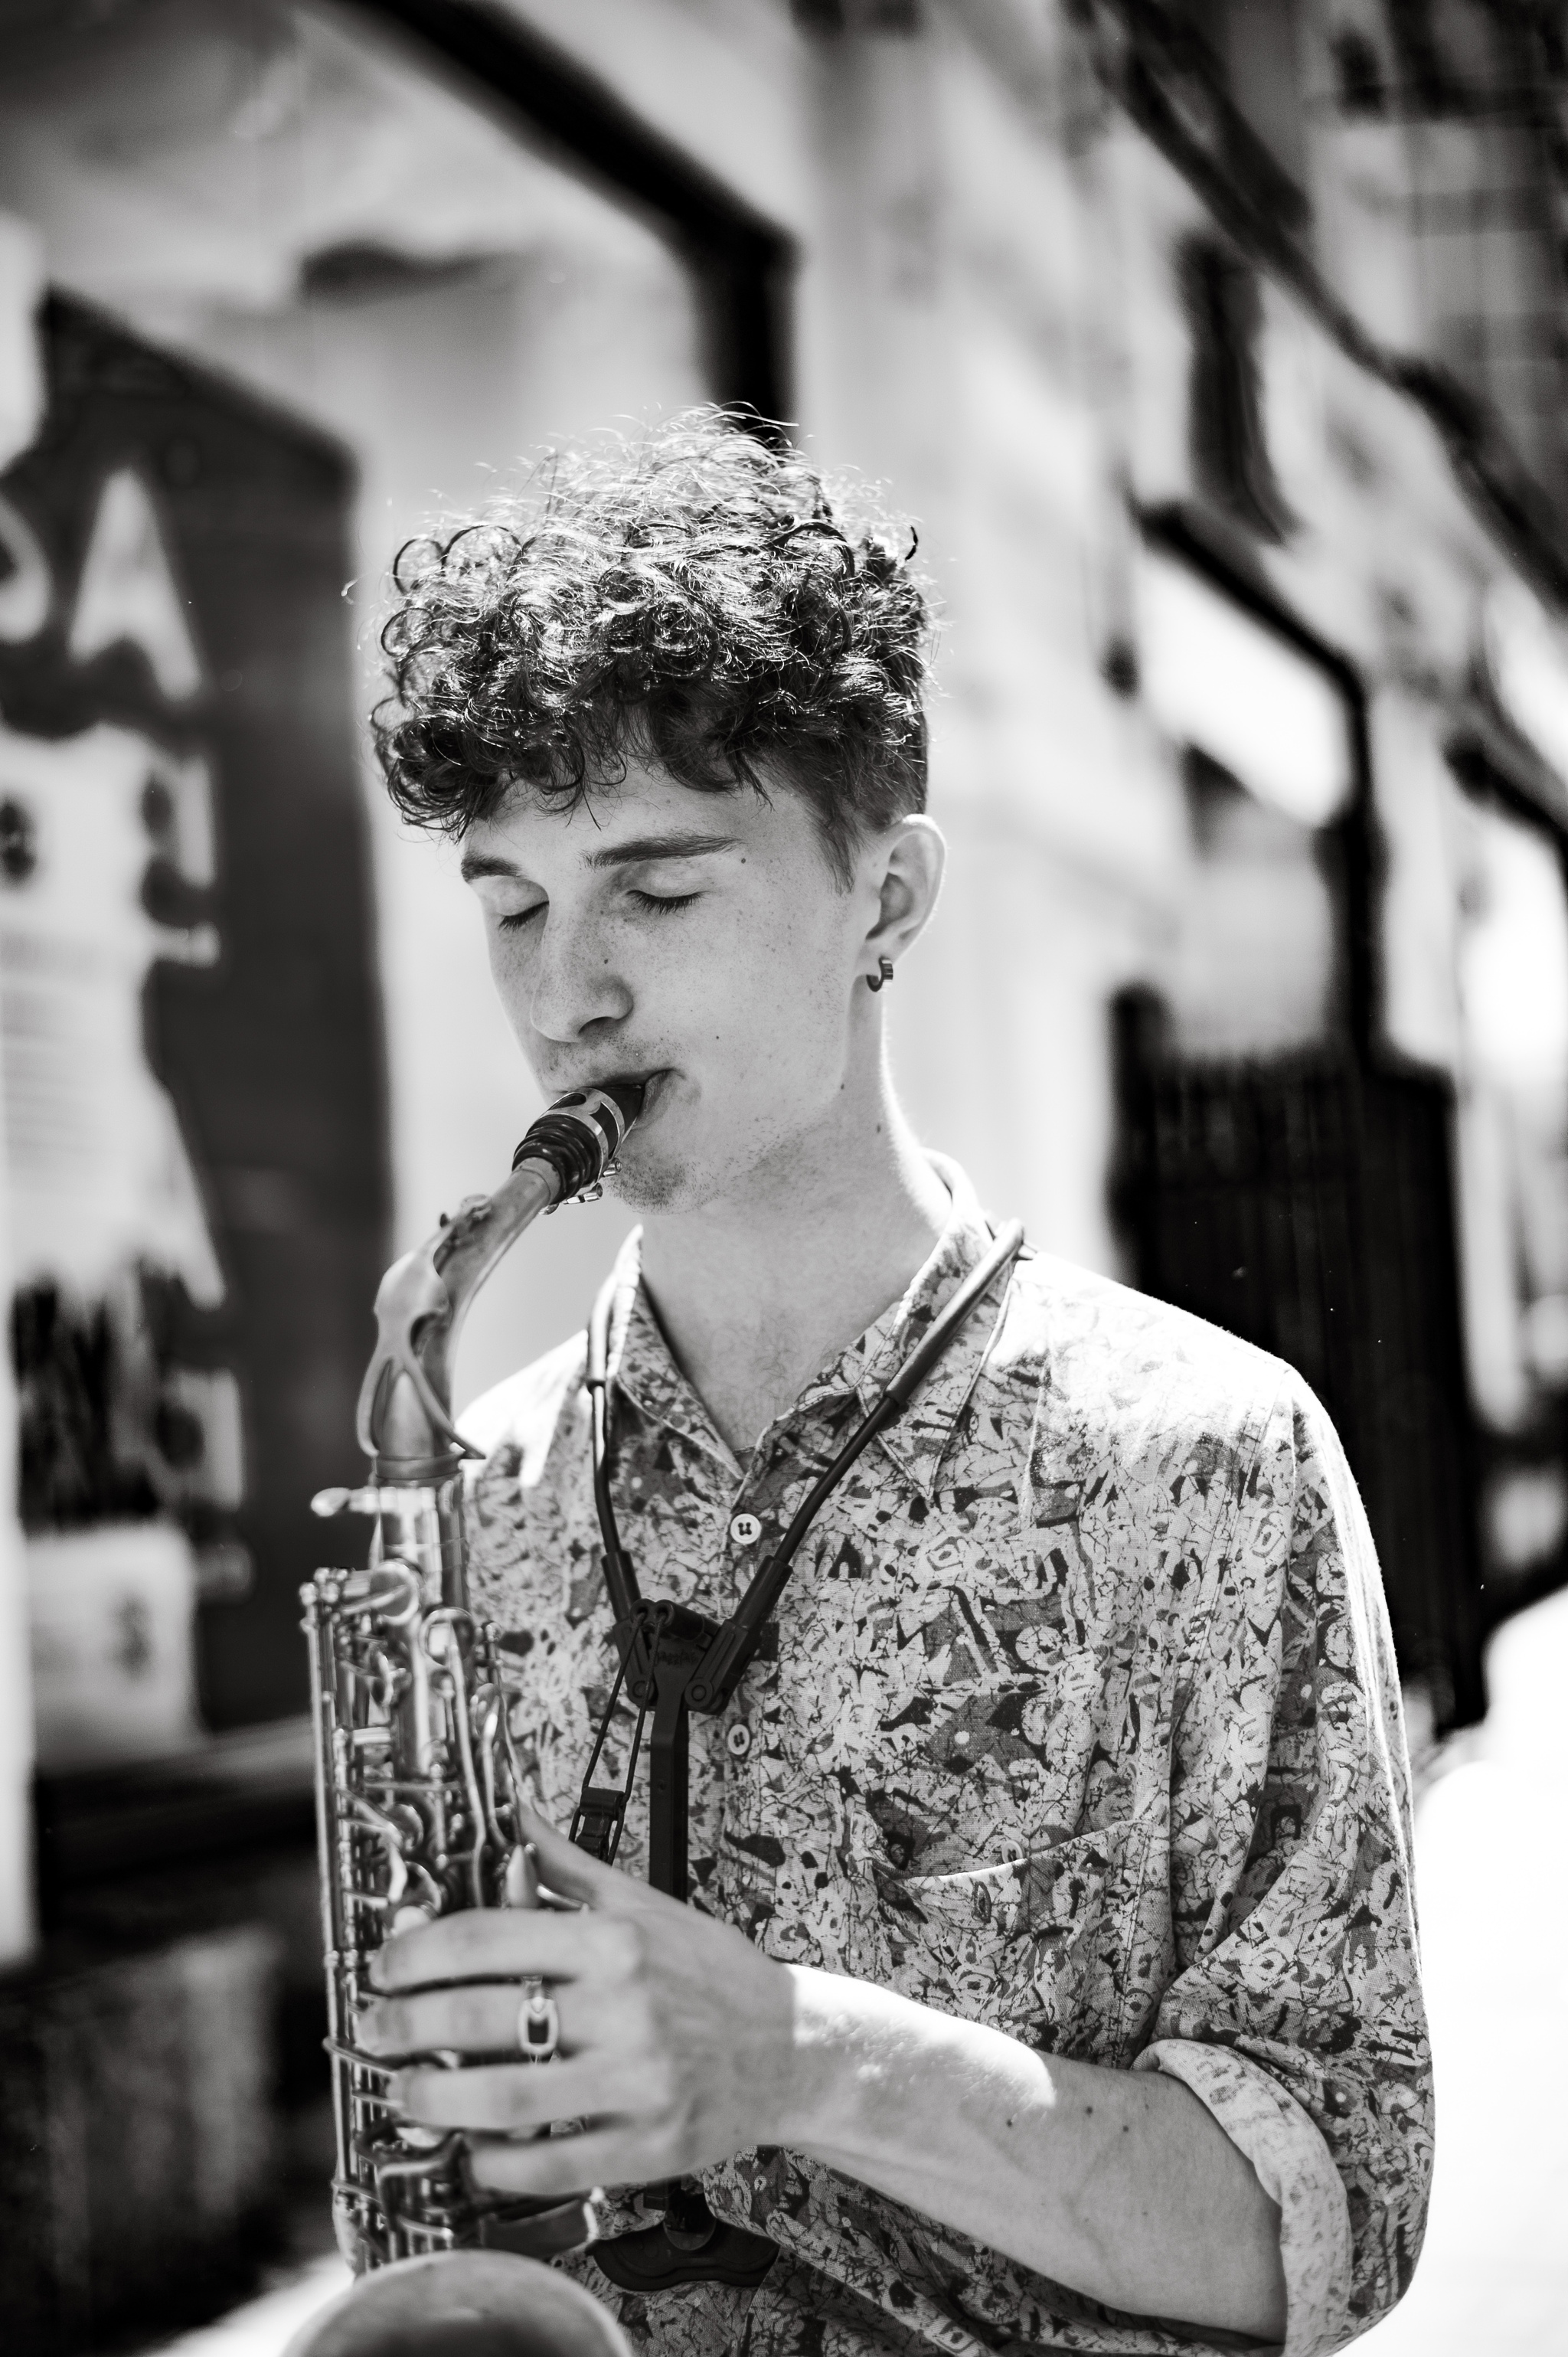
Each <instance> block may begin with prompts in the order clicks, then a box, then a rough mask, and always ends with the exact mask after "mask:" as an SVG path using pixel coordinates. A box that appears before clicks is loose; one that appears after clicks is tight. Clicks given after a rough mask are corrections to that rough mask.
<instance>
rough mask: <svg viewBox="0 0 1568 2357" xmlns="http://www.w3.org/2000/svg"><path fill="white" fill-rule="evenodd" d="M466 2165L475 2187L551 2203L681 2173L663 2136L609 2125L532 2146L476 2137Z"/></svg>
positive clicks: (545, 2139) (545, 2138)
mask: <svg viewBox="0 0 1568 2357" xmlns="http://www.w3.org/2000/svg"><path fill="white" fill-rule="evenodd" d="M468 2166H469V2168H470V2169H471V2170H472V2171H473V2174H474V2178H475V2180H476V2182H477V2183H478V2184H480V2185H484V2186H488V2187H489V2189H490V2190H491V2191H492V2192H496V2193H523V2194H534V2195H537V2196H540V2197H544V2196H550V2197H553V2198H556V2199H560V2198H564V2196H565V2195H566V2194H568V2193H586V2192H589V2191H590V2190H592V2189H593V2188H594V2187H595V2186H598V2185H605V2186H614V2185H649V2184H651V2183H653V2182H654V2181H655V2180H656V2179H660V2178H667V2177H678V2176H680V2175H681V2173H682V2164H681V2162H680V2160H679V2158H678V2157H677V2155H676V2153H675V2150H674V2148H673V2147H672V2145H671V2140H670V2138H669V2137H668V2136H665V2135H663V2134H661V2133H660V2132H659V2131H658V2130H652V2131H650V2130H648V2129H643V2128H638V2127H636V2126H631V2127H627V2126H621V2125H619V2124H618V2122H616V2121H613V2120H612V2121H610V2122H609V2123H608V2124H607V2125H599V2124H596V2125H595V2126H593V2127H591V2128H589V2129H587V2130H586V2131H585V2134H583V2135H582V2136H540V2137H539V2138H538V2139H537V2140H536V2141H535V2142H534V2143H532V2144H514V2143H512V2142H510V2139H507V2138H504V2137H500V2138H498V2139H497V2140H496V2142H495V2143H493V2144H492V2143H490V2142H489V2140H488V2139H485V2138H476V2139H475V2141H474V2143H473V2144H472V2145H471V2146H470V2147H469V2149H468Z"/></svg>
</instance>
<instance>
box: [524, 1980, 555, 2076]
mask: <svg viewBox="0 0 1568 2357" xmlns="http://www.w3.org/2000/svg"><path fill="white" fill-rule="evenodd" d="M560 2043H561V2016H560V2014H559V2013H558V2012H557V2011H556V2009H555V2000H554V1998H553V1996H551V1994H550V1991H549V1990H548V1988H547V1987H546V1986H545V1985H544V1983H543V1982H542V1980H541V1979H540V1978H539V1977H538V1975H536V1974H530V1975H529V1977H528V1978H527V1979H526V1980H525V1981H524V1982H523V1984H522V2000H521V2004H520V2005H519V2007H518V2008H517V2045H518V2051H519V2053H520V2054H521V2056H522V2059H523V2061H525V2062H551V2061H553V2060H554V2058H555V2050H556V2048H557V2047H558V2046H559V2045H560Z"/></svg>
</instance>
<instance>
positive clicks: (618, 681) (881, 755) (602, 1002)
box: [375, 411, 941, 1208]
mask: <svg viewBox="0 0 1568 2357" xmlns="http://www.w3.org/2000/svg"><path fill="white" fill-rule="evenodd" d="M900 538H901V539H904V540H906V541H908V540H909V539H910V536H909V535H908V534H902V535H900ZM394 579H395V585H396V593H397V602H396V605H395V607H394V610H393V612H392V617H391V619H390V620H389V622H388V624H387V626H386V630H385V632H384V634H383V642H384V644H385V646H386V649H387V652H388V654H389V656H390V658H391V663H392V692H391V694H389V695H388V697H387V698H386V700H385V701H384V702H383V703H382V704H381V706H380V707H379V709H378V711H377V714H376V716H375V732H376V742H377V747H378V750H379V752H380V755H381V762H382V765H383V768H384V770H385V773H386V777H387V780H388V784H389V786H390V789H391V791H392V797H393V799H394V801H395V802H397V804H398V806H399V808H400V809H401V810H402V811H403V813H405V815H406V816H408V817H409V818H411V819H412V820H413V822H414V823H416V824H418V825H421V826H424V827H428V828H432V829H435V830H439V831H441V832H443V833H445V834H449V835H452V836H454V837H456V838H458V839H459V840H460V841H461V843H462V845H463V851H464V867H465V873H466V874H467V876H468V877H469V879H470V881H471V882H472V883H473V884H474V886H475V888H476V890H477V891H478V895H479V898H480V899H481V901H482V902H483V905H484V909H485V913H486V920H487V931H488V935H489V949H490V958H491V966H492V971H493V972H494V974H495V977H496V981H497V985H498V987H499V991H500V994H501V996H502V999H503V1001H504V1003H505V1005H506V1007H507V1011H508V1014H509V1016H510V1019H511V1021H512V1024H513V1028H514V1029H515V1030H516V1032H517V1035H518V1038H519V1039H520V1041H521V1046H522V1048H523V1050H524V1052H525V1054H526V1055H527V1057H528V1060H529V1061H530V1063H531V1064H532V1068H533V1070H534V1071H535V1073H536V1074H537V1076H538V1078H539V1080H540V1082H542V1085H543V1086H544V1087H545V1088H546V1089H547V1090H551V1091H553V1090H555V1089H558V1088H564V1087H568V1086H571V1085H574V1084H575V1083H578V1082H585V1081H592V1080H597V1079H609V1078H617V1077H637V1078H647V1077H650V1076H654V1077H653V1085H652V1086H651V1087H650V1092H649V1101H648V1107H647V1111H646V1113H645V1114H644V1118H643V1121H642V1123H641V1125H639V1129H638V1130H637V1131H636V1132H635V1133H634V1135H633V1138H632V1140H631V1142H630V1144H629V1145H628V1148H627V1149H626V1151H625V1153H624V1155H623V1157H622V1171H623V1191H625V1192H627V1193H628V1195H630V1196H631V1197H632V1198H633V1199H634V1200H641V1201H642V1202H644V1203H645V1204H647V1205H648V1206H650V1208H651V1207H653V1206H656V1205H660V1204H668V1205H670V1206H671V1207H675V1206H680V1207H682V1208H690V1207H692V1206H693V1205H694V1204H695V1203H697V1202H699V1201H702V1200H711V1199H712V1198H713V1197H714V1196H715V1195H721V1194H725V1193H728V1192H731V1191H733V1190H734V1189H736V1187H737V1186H741V1187H744V1184H745V1180H746V1174H748V1173H757V1172H759V1171H761V1170H764V1169H767V1168H772V1170H773V1171H774V1172H775V1173H776V1175H777V1176H779V1178H787V1174H788V1166H789V1158H790V1157H789V1147H790V1146H791V1144H792V1143H794V1142H796V1141H798V1140H800V1138H801V1137H802V1135H804V1134H805V1133H807V1132H809V1131H810V1130H811V1129H812V1128H813V1126H815V1127H821V1126H822V1124H824V1123H828V1122H831V1121H832V1119H833V1117H834V1114H835V1111H842V1105H843V1099H844V1097H845V1093H846V1092H851V1093H859V1091H857V1088H856V1083H857V1081H858V1082H863V1083H865V1085H867V1086H870V1087H875V1084H876V1082H877V1080H878V1077H879V1074H880V1069H881V1026H880V1020H879V1008H880V1000H879V998H878V997H876V996H874V995H873V993H872V992H870V991H868V990H867V989H866V987H865V984H866V982H867V981H868V980H874V979H877V978H879V970H880V962H881V960H882V959H884V958H893V959H896V958H897V954H898V952H899V951H900V950H901V949H902V948H904V947H905V946H907V945H908V942H911V941H912V940H913V939H914V937H915V935H916V934H917V933H918V931H919V930H920V928H921V926H922V925H923V924H924V922H925V920H926V918H927V916H928V915H929V910H930V908H931V905H932V903H933V901H934V899H935V895H936V889H937V885H938V882H939V880H940V867H941V845H940V837H939V836H938V835H937V834H936V831H935V829H934V828H933V827H932V826H931V824H930V822H929V820H927V819H925V818H924V817H923V816H922V813H923V812H924V808H925V800H926V724H925V714H924V709H923V703H922V696H923V691H924V687H925V683H926V678H927V666H928V648H929V612H928V607H927V601H926V598H925V596H924V594H923V592H922V589H921V587H920V585H919V583H918V580H917V579H916V578H915V576H914V575H913V573H912V571H911V569H910V566H909V565H908V561H907V558H906V556H905V554H903V553H902V551H901V549H900V547H899V546H898V545H897V543H896V541H895V538H894V536H893V534H892V533H891V532H890V530H889V529H888V527H887V525H886V522H884V521H883V520H882V519H880V518H878V517H875V516H874V515H867V514H865V513H864V512H861V513H857V512H856V511H855V509H854V506H853V505H852V504H848V503H845V502H844V501H843V500H840V499H838V498H837V497H835V496H830V493H829V491H828V490H827V488H826V487H825V486H824V484H823V483H822V479H820V478H819V476H818V475H817V474H815V473H814V472H813V471H812V469H811V468H810V467H808V466H807V465H806V464H805V462H804V461H803V460H802V459H801V458H800V457H799V455H798V454H797V453H795V452H794V451H792V450H790V449H789V448H787V447H779V446H775V445H774V444H772V443H770V442H768V441H766V440H764V439H762V438H761V437H760V436H758V435H757V434H756V433H754V432H751V431H746V430H744V429H743V428H742V427H741V426H739V425H737V424H736V422H735V421H734V420H733V419H732V418H728V417H726V416H725V414H724V413H722V412H719V411H700V412H696V413H691V414H686V415H684V416H682V417H679V418H676V419H675V420H673V421H672V422H671V424H669V425H666V426H663V427H661V428H660V429H658V430H656V431H654V432H652V433H650V434H649V435H647V436H645V437H643V438H642V439H640V440H638V441H636V442H632V443H629V444H626V443H620V442H614V443H602V444H598V445H596V446H594V447H590V448H588V449H585V450H582V451H576V452H572V453H569V454H567V455H565V456H563V457H553V458H552V459H551V460H550V461H549V462H548V463H547V465H546V466H544V467H542V468H540V469H538V470H536V472H535V474H534V475H533V477H532V479H530V481H529V482H528V483H527V484H526V485H525V486H524V487H523V488H522V490H521V491H519V492H517V493H514V494H510V495H508V496H507V497H506V498H505V499H504V500H500V501H499V502H498V503H497V504H496V505H495V506H494V507H492V508H491V509H490V510H489V511H487V513H486V514H485V515H484V516H483V517H482V518H481V519H479V520H478V521H477V522H473V523H470V524H468V525H467V526H465V527H464V528H462V529H460V530H457V531H455V532H453V533H450V535H448V536H445V537H441V538H435V539H430V540H426V541H424V542H420V543H416V544H413V545H412V546H411V547H410V548H408V549H406V550H405V551H404V552H403V555H402V556H401V557H400V559H399V561H398V565H397V568H396V572H395V576H394Z"/></svg>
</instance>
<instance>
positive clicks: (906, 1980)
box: [879, 1822, 1151, 2062]
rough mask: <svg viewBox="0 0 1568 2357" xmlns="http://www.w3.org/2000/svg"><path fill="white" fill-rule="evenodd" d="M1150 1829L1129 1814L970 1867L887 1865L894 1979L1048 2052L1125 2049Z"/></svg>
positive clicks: (944, 2008) (884, 1881) (909, 1991)
mask: <svg viewBox="0 0 1568 2357" xmlns="http://www.w3.org/2000/svg"><path fill="white" fill-rule="evenodd" d="M1150 1839H1151V1835H1150V1834H1149V1832H1148V1830H1147V1829H1146V1828H1144V1827H1141V1826H1139V1825H1138V1824H1133V1823H1131V1822H1127V1823H1123V1824H1113V1825H1109V1826H1106V1827H1103V1828H1102V1829H1101V1830H1099V1831H1097V1832H1094V1833H1086V1834H1078V1835H1074V1836H1073V1837H1072V1839H1071V1840H1069V1841H1064V1842H1055V1843H1053V1844H1051V1845H1050V1846H1049V1847H1047V1848H1044V1849H1039V1850H1035V1851H1032V1852H1026V1853H1022V1854H1020V1855H1018V1856H1016V1857H1007V1858H1002V1859H998V1860H996V1861H994V1862H993V1863H991V1864H988V1865H983V1866H977V1867H971V1868H969V1869H966V1870H965V1871H963V1872H961V1873H957V1874H911V1875H897V1876H895V1875H885V1876H883V1877H882V1878H880V1886H879V1887H880V1890H881V1897H882V1903H883V1908H884V1920H885V1922H886V1927H887V1931H888V1932H889V1935H890V1945H891V1948H892V1952H893V1984H894V1986H895V1987H897V1989H898V1990H899V1991H900V1992H901V1993H902V1994H903V1995H904V1996H910V1997H913V1998H915V1999H916V2000H917V2002H918V2003H919V2004H922V2005H930V2006H934V2007H937V2009H938V2010H939V2011H940V2012H943V2013H956V2014H961V2015H963V2016H965V2017H967V2018H969V2019H970V2020H972V2021H984V2022H988V2023H989V2024H990V2025H991V2027H992V2028H993V2029H1004V2030H1006V2031H1007V2032H1008V2033H1009V2035H1010V2036H1012V2037H1015V2038H1018V2039H1022V2040H1023V2041H1024V2042H1025V2044H1026V2045H1029V2046H1034V2047H1037V2048H1039V2049H1041V2050H1043V2051H1045V2052H1047V2053H1053V2054H1072V2055H1076V2056H1078V2057H1079V2059H1080V2060H1084V2061H1097V2062H1114V2061H1120V2060H1121V2059H1122V2056H1121V2051H1120V2050H1121V2043H1122V2023H1123V2018H1124V2016H1125V2015H1126V2012H1127V2010H1128V1998H1129V1991H1128V1987H1127V1981H1128V1964H1129V1956H1130V1945H1131V1941H1132V1936H1133V1924H1134V1922H1135V1921H1136V1917H1137V1907H1138V1897H1139V1891H1140V1889H1141V1887H1142V1882H1143V1876H1144V1865H1145V1862H1146V1860H1147V1857H1148V1852H1149V1844H1150Z"/></svg>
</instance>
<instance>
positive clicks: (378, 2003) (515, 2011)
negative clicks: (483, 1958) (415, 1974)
mask: <svg viewBox="0 0 1568 2357" xmlns="http://www.w3.org/2000/svg"><path fill="white" fill-rule="evenodd" d="M598 1986H599V1985H598V1984H597V1983H596V1982H593V1981H583V1982H576V1981H565V1980H563V1981H558V1982H556V1983H555V1984H554V1985H553V1989H552V1994H553V1996H554V1999H555V2007H556V2012H557V2015H558V2017H559V2019H560V2024H561V2038H560V2043H561V2049H562V2050H563V2051H566V2052H570V2051H573V2050H575V2049H576V2048H578V2047H580V2046H583V2045H585V2044H586V2043H587V2042H588V2036H589V2032H590V2030H591V2029H592V2028H593V2026H594V2024H595V2023H596V2020H597V2019H598V2018H599V2017H600V2015H601V2014H602V2012H603V2009H604V2008H603V2005H602V2002H596V1998H595V1995H594V1992H595V1991H596V1988H597V1987H598ZM527 2003H528V1997H527V1996H526V1994H525V1992H524V1990H523V1989H522V1988H521V1986H520V1985H519V1984H518V1983H517V1982H516V1981H478V1982H469V1983H467V1984H465V1985H464V1986H461V1987H458V1988H437V1989H421V1990H418V1991H416V1992H414V1993H413V1994H412V1995H410V1996H381V1997H376V1998H373V1999H372V2000H371V2003H370V2004H369V2005H367V2006H366V2007H363V2008H362V2010H361V2011H360V2013H358V2014H357V2015H356V2016H355V2018H354V2043H355V2045H356V2046H357V2047H358V2048H359V2050H360V2052H361V2053H362V2054H381V2055H399V2054H434V2053H435V2052H437V2051H438V2050H439V2051H446V2050H447V2049H451V2050H453V2051H454V2052H456V2053H458V2054H499V2053H502V2052H504V2051H505V2050H508V2049H509V2048H510V2049H513V2050H515V2049H516V2048H517V2047H519V2046H520V2045H521V2043H522V2040H521V2038H520V2037H519V2034H518V2021H519V2017H520V2014H521V2010H522V2008H523V2007H525V2006H526V2005H527Z"/></svg>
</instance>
